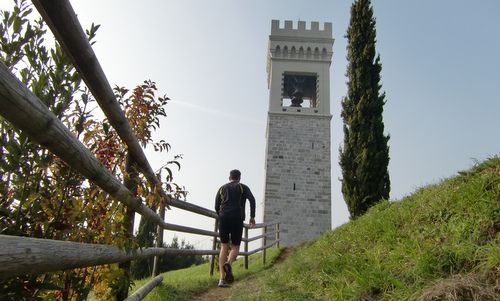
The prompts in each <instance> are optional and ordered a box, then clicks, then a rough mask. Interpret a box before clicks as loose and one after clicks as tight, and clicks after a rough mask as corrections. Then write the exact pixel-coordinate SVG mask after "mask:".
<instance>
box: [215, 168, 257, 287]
mask: <svg viewBox="0 0 500 301" xmlns="http://www.w3.org/2000/svg"><path fill="white" fill-rule="evenodd" d="M240 178H241V172H240V171H239V170H237V169H234V170H231V171H230V172H229V183H227V184H224V185H223V186H222V187H221V188H219V190H218V191H217V195H216V196H215V211H216V212H217V214H218V215H219V235H220V241H221V248H220V253H219V273H220V278H219V287H226V286H227V284H228V283H231V282H233V281H234V276H233V271H232V268H231V264H232V263H233V261H235V260H236V257H237V256H238V253H239V251H240V244H241V235H242V233H243V221H244V220H245V204H246V200H247V199H248V200H249V201H250V221H249V224H250V227H253V226H254V225H255V198H254V197H253V195H252V192H251V191H250V188H248V186H246V185H245V184H242V183H240ZM229 241H231V247H229Z"/></svg>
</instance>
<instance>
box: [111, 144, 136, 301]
mask: <svg viewBox="0 0 500 301" xmlns="http://www.w3.org/2000/svg"><path fill="white" fill-rule="evenodd" d="M136 167H137V166H136V164H135V161H134V159H133V158H132V156H131V155H130V153H127V156H126V157H125V175H124V179H123V184H124V185H125V187H127V189H128V190H130V192H132V194H133V195H134V196H136V195H137V185H138V176H139V175H138V173H137V169H136ZM124 209H125V210H126V213H125V217H124V219H123V227H124V228H125V236H126V237H127V238H128V239H132V237H133V236H134V217H135V211H134V209H132V208H130V207H125V208H124ZM130 265H131V262H130V261H126V262H122V263H120V264H118V268H119V269H122V270H123V271H124V273H123V274H124V275H125V277H127V278H128V280H129V281H131V278H132V277H131V275H130ZM128 290H129V287H128V285H127V286H123V287H122V289H121V290H118V291H117V292H116V296H115V297H116V300H124V299H125V298H127V296H128Z"/></svg>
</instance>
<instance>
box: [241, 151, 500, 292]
mask: <svg viewBox="0 0 500 301" xmlns="http://www.w3.org/2000/svg"><path fill="white" fill-rule="evenodd" d="M499 228H500V158H498V157H497V158H492V159H490V160H487V161H485V162H483V163H481V164H479V165H477V166H475V167H474V168H472V169H471V170H470V171H467V172H461V173H459V175H458V176H456V177H454V178H451V179H447V180H443V181H442V182H441V183H439V184H436V185H431V186H428V187H425V188H422V189H419V190H418V191H416V192H415V193H414V194H413V195H412V196H409V197H406V198H404V199H403V200H401V201H398V202H388V201H384V202H382V203H380V204H378V205H377V206H375V207H373V208H372V209H371V210H369V212H368V213H367V214H365V215H364V216H362V217H360V218H358V219H357V220H354V221H351V222H349V223H348V224H346V225H343V226H341V227H339V228H337V229H335V230H334V231H329V232H328V233H326V234H325V235H323V236H322V237H320V238H319V239H317V240H315V241H312V242H308V243H306V244H305V245H304V246H302V247H301V248H299V250H297V251H296V252H295V253H294V254H293V255H291V256H290V257H289V258H288V259H287V260H286V261H285V262H284V263H283V264H282V265H280V266H279V267H277V268H276V269H273V270H270V271H269V272H267V273H266V275H263V277H262V281H261V285H262V286H263V288H262V289H260V290H259V294H258V295H255V294H252V295H251V296H248V295H247V296H246V297H238V298H233V299H234V300H422V299H423V300H498V299H495V298H496V296H495V291H494V285H495V283H494V282H495V280H496V279H497V278H499V277H500V236H499V232H498V229H499ZM452 291H455V295H456V298H455V299H453V298H452V299H446V298H445V297H444V296H445V295H446V294H447V293H450V292H452ZM242 295H244V294H242ZM426 298H427V299H426ZM433 298H435V299H433Z"/></svg>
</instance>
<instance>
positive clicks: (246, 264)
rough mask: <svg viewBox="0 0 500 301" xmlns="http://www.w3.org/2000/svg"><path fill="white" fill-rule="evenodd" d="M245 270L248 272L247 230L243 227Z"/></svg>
mask: <svg viewBox="0 0 500 301" xmlns="http://www.w3.org/2000/svg"><path fill="white" fill-rule="evenodd" d="M245 238H246V240H245V253H246V254H245V269H246V270H248V228H247V227H245Z"/></svg>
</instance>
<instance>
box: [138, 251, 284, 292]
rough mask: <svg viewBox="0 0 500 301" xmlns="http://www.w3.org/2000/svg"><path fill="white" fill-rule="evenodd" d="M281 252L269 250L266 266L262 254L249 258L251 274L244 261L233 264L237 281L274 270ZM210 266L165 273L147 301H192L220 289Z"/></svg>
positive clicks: (140, 283)
mask: <svg viewBox="0 0 500 301" xmlns="http://www.w3.org/2000/svg"><path fill="white" fill-rule="evenodd" d="M280 252H281V249H278V248H276V247H271V248H270V249H268V250H267V255H266V264H265V265H263V264H262V253H257V254H254V255H252V256H250V257H249V260H248V261H249V264H248V270H245V268H244V266H243V265H244V261H243V258H239V259H238V260H237V261H235V262H234V263H233V273H234V277H235V279H236V280H237V281H239V280H241V279H244V278H246V277H248V276H249V275H252V274H256V273H258V272H261V271H263V270H265V269H267V268H269V267H271V266H272V264H273V263H274V261H275V260H276V259H277V258H278V256H279V254H280ZM209 271H210V266H209V263H205V264H202V265H198V266H193V267H190V268H186V269H181V270H176V271H171V272H166V273H163V274H162V275H163V283H162V284H161V285H160V286H158V287H156V288H155V289H153V291H151V293H149V294H148V296H147V297H146V298H145V299H144V300H151V301H152V300H179V301H180V300H190V299H191V297H192V296H193V295H197V294H201V293H203V292H205V291H207V290H209V289H210V288H212V287H215V286H216V285H217V281H218V280H219V273H218V270H215V271H214V275H213V276H210V274H209ZM149 280H151V278H146V279H143V280H137V281H135V285H134V287H133V288H132V290H131V292H134V291H136V290H137V289H138V288H140V287H141V286H143V285H144V284H146V282H148V281H149Z"/></svg>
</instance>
